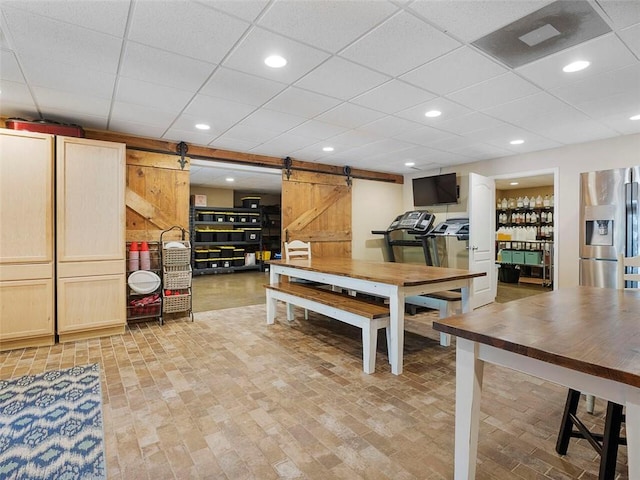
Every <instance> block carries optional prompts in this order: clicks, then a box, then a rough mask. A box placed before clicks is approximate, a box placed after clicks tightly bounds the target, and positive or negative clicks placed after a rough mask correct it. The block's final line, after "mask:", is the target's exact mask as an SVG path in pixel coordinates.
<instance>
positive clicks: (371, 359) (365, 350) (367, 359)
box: [362, 322, 378, 373]
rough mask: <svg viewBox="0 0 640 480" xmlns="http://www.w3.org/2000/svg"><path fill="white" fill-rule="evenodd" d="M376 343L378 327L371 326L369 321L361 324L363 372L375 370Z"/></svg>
mask: <svg viewBox="0 0 640 480" xmlns="http://www.w3.org/2000/svg"><path fill="white" fill-rule="evenodd" d="M377 343H378V329H377V328H375V327H373V328H372V327H371V323H370V322H364V323H363V325H362V369H363V370H364V373H373V372H375V371H376V346H377Z"/></svg>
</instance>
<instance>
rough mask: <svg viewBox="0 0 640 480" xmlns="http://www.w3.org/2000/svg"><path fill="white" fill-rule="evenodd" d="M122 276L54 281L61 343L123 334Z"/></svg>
mask: <svg viewBox="0 0 640 480" xmlns="http://www.w3.org/2000/svg"><path fill="white" fill-rule="evenodd" d="M124 279H125V277H124V275H99V276H88V277H72V278H58V335H59V338H60V341H61V342H66V341H73V340H78V339H81V338H89V337H95V336H102V335H114V334H121V333H124V325H125V321H126V318H125V302H126V299H125V281H124Z"/></svg>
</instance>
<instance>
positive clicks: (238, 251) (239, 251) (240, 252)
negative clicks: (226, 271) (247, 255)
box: [233, 248, 244, 258]
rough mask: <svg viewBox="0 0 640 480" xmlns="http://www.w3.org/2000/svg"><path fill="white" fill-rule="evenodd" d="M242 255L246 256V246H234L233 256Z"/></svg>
mask: <svg viewBox="0 0 640 480" xmlns="http://www.w3.org/2000/svg"><path fill="white" fill-rule="evenodd" d="M237 257H242V258H244V248H234V249H233V258H237Z"/></svg>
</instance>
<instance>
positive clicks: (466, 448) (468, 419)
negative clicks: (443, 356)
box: [454, 338, 484, 480]
mask: <svg viewBox="0 0 640 480" xmlns="http://www.w3.org/2000/svg"><path fill="white" fill-rule="evenodd" d="M483 370H484V362H483V361H482V360H479V359H478V344H477V343H475V342H472V341H471V340H466V339H464V338H458V339H457V340H456V417H455V418H456V428H455V461H454V478H455V480H473V479H474V478H476V462H477V456H478V431H479V428H480V397H481V395H482V374H483Z"/></svg>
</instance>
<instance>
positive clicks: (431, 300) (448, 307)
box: [404, 290, 462, 347]
mask: <svg viewBox="0 0 640 480" xmlns="http://www.w3.org/2000/svg"><path fill="white" fill-rule="evenodd" d="M404 301H405V303H406V304H410V305H417V306H419V307H427V308H435V309H436V310H438V311H439V312H440V318H446V317H450V316H451V315H454V314H456V313H462V294H461V293H460V292H455V291H449V290H443V291H441V292H434V293H428V294H426V295H415V296H412V297H407V298H405V300H404ZM440 345H442V346H443V347H448V346H449V345H451V335H449V334H448V333H443V332H440Z"/></svg>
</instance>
